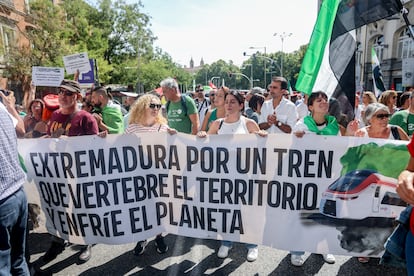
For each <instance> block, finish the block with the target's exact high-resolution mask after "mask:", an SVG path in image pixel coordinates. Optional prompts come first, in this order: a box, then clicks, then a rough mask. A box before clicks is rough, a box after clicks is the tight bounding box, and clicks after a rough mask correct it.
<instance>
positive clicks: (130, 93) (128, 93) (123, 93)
mask: <svg viewBox="0 0 414 276" xmlns="http://www.w3.org/2000/svg"><path fill="white" fill-rule="evenodd" d="M120 93H121V94H122V95H125V96H127V97H134V98H136V97H138V94H137V93H133V92H120Z"/></svg>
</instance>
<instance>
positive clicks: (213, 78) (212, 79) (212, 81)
mask: <svg viewBox="0 0 414 276" xmlns="http://www.w3.org/2000/svg"><path fill="white" fill-rule="evenodd" d="M215 79H220V77H212V78H211V79H210V82H211V83H212V84H213V85H214V80H215ZM218 86H219V85H218V82H217V86H216V87H218Z"/></svg>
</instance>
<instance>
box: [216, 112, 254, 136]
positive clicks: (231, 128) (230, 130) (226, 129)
mask: <svg viewBox="0 0 414 276" xmlns="http://www.w3.org/2000/svg"><path fill="white" fill-rule="evenodd" d="M220 124H221V127H220V128H219V130H218V131H217V133H218V134H247V133H249V130H248V129H247V126H246V118H245V117H244V116H240V119H239V120H238V121H237V122H234V123H226V122H225V121H224V119H223V121H222V122H220Z"/></svg>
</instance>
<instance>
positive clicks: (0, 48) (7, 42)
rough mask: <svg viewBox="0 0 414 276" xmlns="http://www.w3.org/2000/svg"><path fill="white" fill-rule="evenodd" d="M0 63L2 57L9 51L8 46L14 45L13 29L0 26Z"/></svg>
mask: <svg viewBox="0 0 414 276" xmlns="http://www.w3.org/2000/svg"><path fill="white" fill-rule="evenodd" d="M0 35H1V36H0V62H3V61H4V56H5V55H6V54H7V53H8V52H9V51H10V46H11V45H12V44H13V43H14V41H15V40H14V37H15V36H14V29H13V28H10V27H8V26H6V25H2V24H0Z"/></svg>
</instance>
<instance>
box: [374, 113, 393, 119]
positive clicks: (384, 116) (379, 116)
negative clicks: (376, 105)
mask: <svg viewBox="0 0 414 276" xmlns="http://www.w3.org/2000/svg"><path fill="white" fill-rule="evenodd" d="M390 116H391V114H385V113H384V114H377V115H375V117H376V118H377V119H380V120H382V119H384V118H387V119H388V118H389V117H390Z"/></svg>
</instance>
